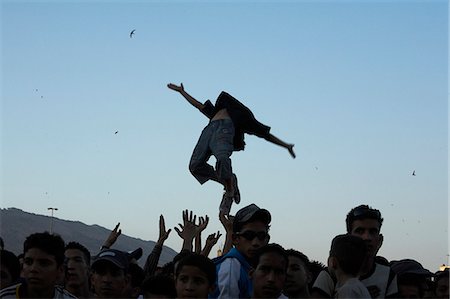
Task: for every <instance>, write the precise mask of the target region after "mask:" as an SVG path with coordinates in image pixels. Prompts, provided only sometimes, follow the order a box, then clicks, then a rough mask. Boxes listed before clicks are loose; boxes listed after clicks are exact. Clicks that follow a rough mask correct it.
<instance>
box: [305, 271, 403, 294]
mask: <svg viewBox="0 0 450 299" xmlns="http://www.w3.org/2000/svg"><path fill="white" fill-rule="evenodd" d="M359 280H360V281H361V282H362V283H363V285H365V286H366V288H368V287H370V286H376V287H377V288H378V289H379V290H380V294H379V295H378V297H376V298H386V297H388V296H392V295H394V294H396V293H397V292H398V289H397V276H395V274H394V273H393V272H392V271H391V268H390V267H389V266H385V265H382V264H378V263H375V268H374V269H373V272H371V273H369V274H368V275H366V276H364V277H360V278H359ZM313 289H317V290H319V291H320V292H321V293H324V294H326V295H328V297H330V298H332V297H333V296H334V294H335V292H336V282H335V280H333V278H332V277H331V275H330V273H328V271H327V270H323V271H321V272H320V273H319V275H318V276H317V278H316V280H315V281H314V284H313Z"/></svg>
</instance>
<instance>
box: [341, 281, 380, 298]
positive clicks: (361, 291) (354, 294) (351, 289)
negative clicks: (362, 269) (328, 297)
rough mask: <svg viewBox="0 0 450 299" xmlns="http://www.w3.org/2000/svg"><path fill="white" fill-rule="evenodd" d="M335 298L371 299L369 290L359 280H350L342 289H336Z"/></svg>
mask: <svg viewBox="0 0 450 299" xmlns="http://www.w3.org/2000/svg"><path fill="white" fill-rule="evenodd" d="M334 298H338V299H344V298H366V299H368V298H371V297H370V293H369V291H368V290H367V288H366V287H365V286H364V285H363V284H362V282H361V281H360V280H359V279H358V278H356V277H355V278H350V279H349V280H347V281H346V282H345V283H344V284H343V285H342V286H341V287H339V288H337V289H336V295H335V296H334Z"/></svg>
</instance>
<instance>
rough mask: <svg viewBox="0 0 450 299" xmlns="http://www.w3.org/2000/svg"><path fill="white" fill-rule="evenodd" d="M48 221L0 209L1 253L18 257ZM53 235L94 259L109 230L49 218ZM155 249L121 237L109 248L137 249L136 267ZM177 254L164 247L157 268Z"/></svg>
mask: <svg viewBox="0 0 450 299" xmlns="http://www.w3.org/2000/svg"><path fill="white" fill-rule="evenodd" d="M50 224H51V217H50V216H45V215H38V214H33V213H28V212H24V211H22V210H20V209H17V208H5V209H0V236H1V238H2V239H3V241H4V244H5V249H6V250H9V251H12V252H14V253H15V254H16V255H18V254H20V253H22V251H23V242H24V241H25V239H26V237H27V236H29V235H30V234H32V233H36V232H44V231H49V230H50ZM52 228H53V233H55V234H58V235H60V236H61V237H62V238H63V239H64V241H65V242H66V244H67V243H68V242H70V241H76V242H78V243H80V244H82V245H84V246H85V247H86V248H87V249H88V250H89V251H90V252H91V255H92V256H94V255H96V254H97V253H98V252H99V251H100V246H101V245H102V244H103V242H104V241H105V240H106V238H107V237H108V236H109V234H110V232H111V230H110V229H107V228H104V227H101V226H99V225H96V224H94V225H87V224H84V223H82V222H79V221H70V220H63V219H59V218H56V217H53V225H52ZM154 246H155V242H154V241H144V240H141V239H138V238H133V237H130V236H127V235H124V234H121V235H120V236H119V238H118V239H117V242H116V243H115V244H114V245H113V248H115V249H119V250H123V251H133V250H135V249H137V248H139V247H141V248H142V249H143V255H142V257H141V258H140V259H139V261H138V262H139V264H140V265H141V266H144V264H145V260H146V259H147V256H148V255H149V254H150V252H151V251H152V249H153V247H154ZM176 254H177V252H176V251H175V250H173V249H172V248H170V247H166V246H164V248H163V250H162V253H161V256H160V259H159V263H158V265H164V264H165V263H167V262H169V261H171V260H172V259H173V257H174V256H175V255H176Z"/></svg>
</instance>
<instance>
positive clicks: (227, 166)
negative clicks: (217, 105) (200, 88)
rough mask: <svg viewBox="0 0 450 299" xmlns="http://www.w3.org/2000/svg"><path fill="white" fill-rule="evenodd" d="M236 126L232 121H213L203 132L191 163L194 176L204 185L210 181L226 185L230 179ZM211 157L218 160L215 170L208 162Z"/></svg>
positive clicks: (190, 166)
mask: <svg viewBox="0 0 450 299" xmlns="http://www.w3.org/2000/svg"><path fill="white" fill-rule="evenodd" d="M233 138H234V125H233V121H232V120H231V119H218V120H214V121H211V122H210V123H209V124H208V125H207V126H206V127H205V128H204V129H203V131H202V134H201V135H200V138H199V139H198V141H197V145H196V146H195V148H194V151H193V153H192V156H191V161H190V162H189V170H190V172H191V173H192V175H193V176H194V177H195V178H196V179H197V181H199V182H200V184H204V183H205V182H207V181H208V180H214V181H216V182H219V183H222V184H223V183H224V182H225V180H227V179H230V178H231V176H232V174H233V171H232V168H231V159H230V157H231V154H232V153H233V149H234V146H233ZM211 155H214V157H215V158H216V168H215V169H214V168H213V167H212V166H211V165H209V164H208V163H207V162H208V160H209V158H210V157H211Z"/></svg>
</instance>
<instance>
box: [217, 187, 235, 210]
mask: <svg viewBox="0 0 450 299" xmlns="http://www.w3.org/2000/svg"><path fill="white" fill-rule="evenodd" d="M232 203H233V195H232V194H229V193H228V192H226V191H225V192H224V193H223V196H222V201H221V202H220V206H219V211H220V212H221V213H223V214H224V215H229V214H230V211H231V205H232Z"/></svg>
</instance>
